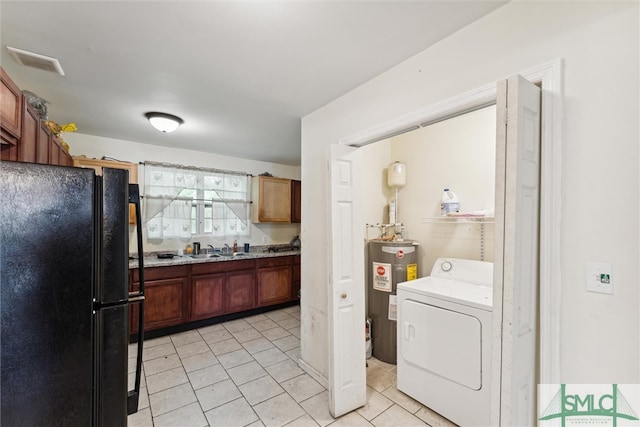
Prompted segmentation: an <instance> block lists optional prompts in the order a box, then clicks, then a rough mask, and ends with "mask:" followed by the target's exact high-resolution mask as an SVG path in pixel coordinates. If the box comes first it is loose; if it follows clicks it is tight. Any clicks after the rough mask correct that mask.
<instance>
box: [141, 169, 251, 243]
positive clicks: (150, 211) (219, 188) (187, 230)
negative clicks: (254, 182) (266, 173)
mask: <svg viewBox="0 0 640 427" xmlns="http://www.w3.org/2000/svg"><path fill="white" fill-rule="evenodd" d="M144 170H145V171H144V177H145V178H144V183H145V189H144V199H143V200H144V222H145V224H146V226H147V233H148V237H149V238H150V239H154V238H156V239H164V238H190V237H191V236H192V235H207V234H209V235H212V236H217V237H225V236H247V235H249V231H250V228H249V218H250V210H249V209H250V198H249V185H250V179H251V177H250V175H247V174H246V173H244V172H232V171H222V170H217V169H204V168H194V167H186V166H175V165H166V164H161V163H154V162H145V168H144Z"/></svg>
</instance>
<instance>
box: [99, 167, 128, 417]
mask: <svg viewBox="0 0 640 427" xmlns="http://www.w3.org/2000/svg"><path fill="white" fill-rule="evenodd" d="M99 181H102V185H101V186H100V185H98V188H97V191H98V192H100V193H101V197H98V201H99V207H98V210H99V211H100V212H99V214H98V216H97V220H98V221H99V223H100V224H101V226H100V227H99V228H100V230H99V234H100V235H99V236H98V238H99V241H100V242H101V244H100V245H99V246H98V248H99V251H98V253H97V256H98V260H97V262H96V265H99V266H100V268H99V269H98V270H97V272H98V277H97V280H96V282H95V283H96V286H97V288H96V295H97V301H96V303H95V305H94V308H95V310H96V313H97V316H98V318H97V321H96V324H95V325H96V330H95V336H96V340H95V354H96V356H95V362H96V379H95V381H96V390H97V393H96V395H95V399H96V401H95V408H96V414H95V415H96V417H97V419H96V425H100V426H112V425H113V426H116V425H126V421H127V370H128V369H127V367H128V365H127V364H128V336H127V331H128V323H127V322H128V311H127V310H128V308H127V303H128V301H127V299H128V295H129V286H128V282H129V239H128V236H129V228H128V227H129V174H128V172H127V171H126V170H123V169H108V168H104V169H103V170H102V178H101V179H100V178H99ZM100 187H102V188H101V189H100Z"/></svg>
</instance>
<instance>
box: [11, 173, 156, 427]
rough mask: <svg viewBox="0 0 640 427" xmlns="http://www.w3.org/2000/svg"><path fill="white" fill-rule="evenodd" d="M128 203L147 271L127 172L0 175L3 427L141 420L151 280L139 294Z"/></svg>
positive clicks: (136, 199)
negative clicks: (132, 311)
mask: <svg viewBox="0 0 640 427" xmlns="http://www.w3.org/2000/svg"><path fill="white" fill-rule="evenodd" d="M129 202H132V203H135V204H136V212H137V215H136V216H137V225H138V227H137V231H138V234H137V239H138V254H139V255H140V256H139V257H138V258H139V259H140V262H142V254H143V251H142V241H141V236H140V230H141V227H140V204H139V194H138V187H137V185H130V184H129V183H128V172H127V171H125V170H120V169H106V168H105V169H103V173H102V176H96V174H95V172H94V170H93V169H81V168H72V167H62V166H53V165H38V164H32V163H17V162H8V161H4V162H2V163H0V310H1V311H0V316H1V319H0V322H1V323H0V370H1V374H2V375H1V383H0V390H1V392H0V396H1V397H0V399H1V408H0V425H2V426H83V427H86V426H125V425H126V424H127V415H128V414H129V413H133V412H135V411H137V406H138V392H139V390H140V369H141V363H142V342H143V334H142V331H143V329H144V328H143V326H142V320H143V318H144V312H143V310H144V308H143V304H144V279H143V278H141V279H142V280H141V286H140V287H141V291H140V292H138V293H136V294H129V292H128V277H129V275H128V273H129ZM139 267H140V271H141V272H144V269H143V266H142V265H140V266H139ZM134 303H135V304H140V305H141V307H140V316H139V318H140V319H139V320H140V324H139V325H138V328H139V333H138V337H139V339H138V349H137V353H136V373H135V381H134V382H135V384H134V387H133V390H131V391H129V390H128V356H129V355H128V333H129V331H128V319H129V316H128V307H129V305H130V304H134Z"/></svg>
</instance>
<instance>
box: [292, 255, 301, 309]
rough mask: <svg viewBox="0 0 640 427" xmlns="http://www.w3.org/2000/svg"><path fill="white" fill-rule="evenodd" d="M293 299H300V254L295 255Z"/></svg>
mask: <svg viewBox="0 0 640 427" xmlns="http://www.w3.org/2000/svg"><path fill="white" fill-rule="evenodd" d="M291 299H294V300H299V299H300V255H294V256H293V278H292V279H291Z"/></svg>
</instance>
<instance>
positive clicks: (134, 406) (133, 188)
mask: <svg viewBox="0 0 640 427" xmlns="http://www.w3.org/2000/svg"><path fill="white" fill-rule="evenodd" d="M129 203H133V204H134V205H135V210H136V237H137V240H138V274H139V282H140V289H139V290H138V292H136V293H134V294H130V295H129V304H138V305H139V307H140V310H139V312H138V354H137V357H136V380H135V385H134V389H133V390H129V392H128V396H127V414H128V415H131V414H133V413H136V412H138V403H139V401H140V378H141V375H142V347H143V343H144V262H143V258H144V252H143V248H142V219H141V218H142V210H141V209H140V188H139V187H138V184H129Z"/></svg>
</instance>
